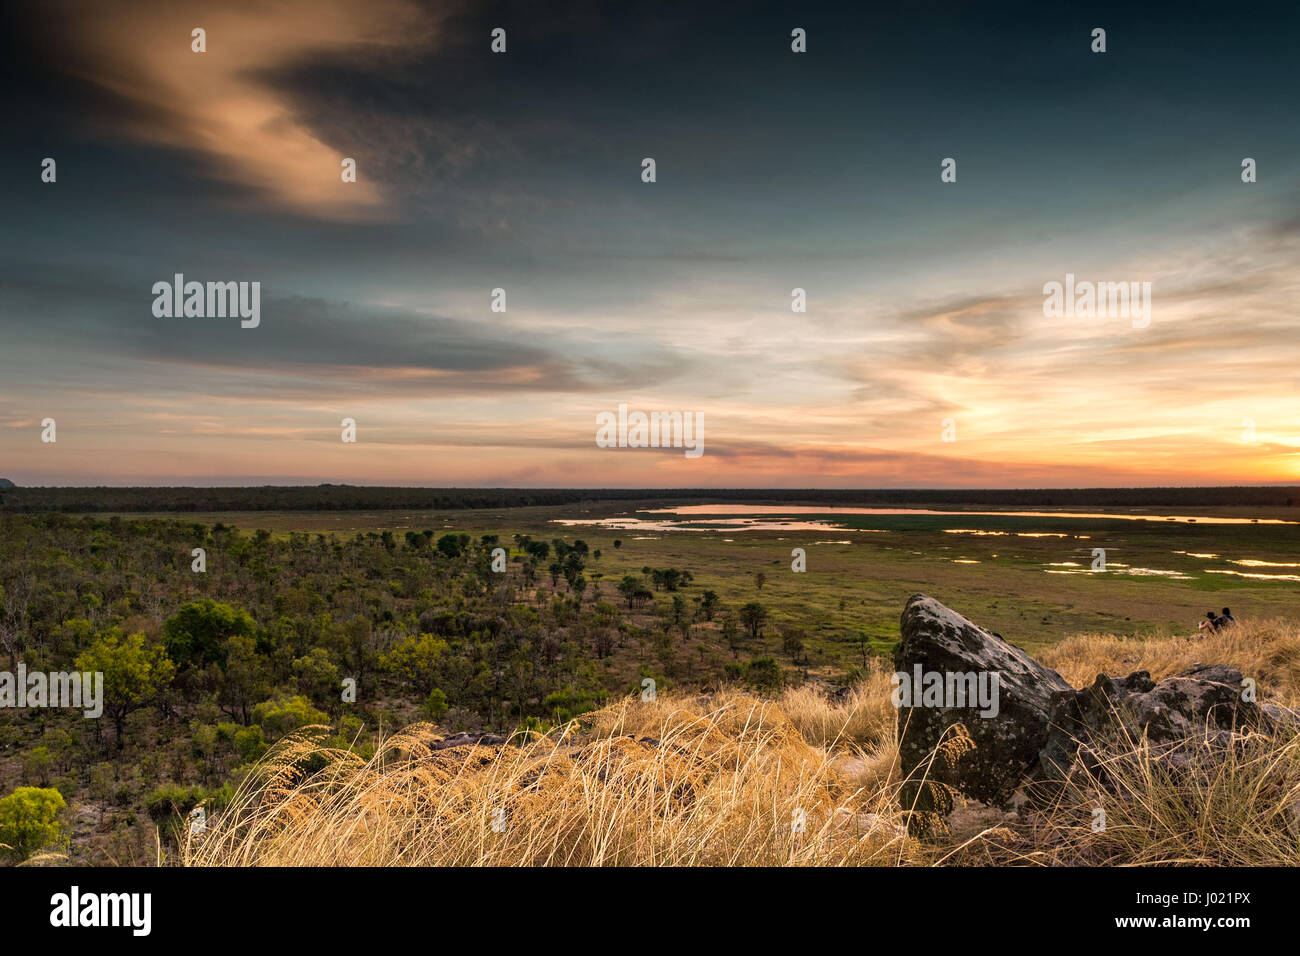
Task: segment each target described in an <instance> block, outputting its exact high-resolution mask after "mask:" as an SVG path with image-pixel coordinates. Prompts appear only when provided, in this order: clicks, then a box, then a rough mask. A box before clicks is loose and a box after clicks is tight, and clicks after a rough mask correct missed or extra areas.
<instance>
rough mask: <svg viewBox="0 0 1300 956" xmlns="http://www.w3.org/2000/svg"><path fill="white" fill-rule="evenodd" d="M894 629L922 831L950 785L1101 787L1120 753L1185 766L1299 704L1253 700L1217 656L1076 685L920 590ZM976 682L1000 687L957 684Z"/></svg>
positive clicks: (1278, 720) (981, 793)
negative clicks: (1083, 782)
mask: <svg viewBox="0 0 1300 956" xmlns="http://www.w3.org/2000/svg"><path fill="white" fill-rule="evenodd" d="M901 630H902V641H901V643H900V644H899V645H898V648H897V650H896V651H895V652H894V669H895V671H896V672H898V673H897V675H896V678H895V681H896V687H902V686H903V685H906V686H905V687H904V688H903V690H899V689H896V690H895V695H896V697H895V703H896V704H898V705H899V707H898V732H899V755H900V758H901V762H902V770H903V771H904V773H905V774H907V779H906V782H905V783H904V785H903V788H902V794H901V796H902V801H903V807H904V809H906V810H915V811H917V813H916V814H914V816H913V818H912V820H913V823H914V824H916V825H917V826H919V827H920V829H921V831H922V832H925V831H926V830H928V829H929V828H930V827H931V826H933V825H934V823H933V821H934V819H935V818H936V816H942V815H943V814H945V813H947V812H948V811H949V810H950V809H951V808H952V806H953V793H954V792H956V793H961V794H963V795H965V796H967V797H971V798H974V799H976V800H980V801H982V802H984V803H987V804H991V805H994V806H1005V805H1006V804H1007V803H1008V802H1010V798H1011V797H1012V796H1013V795H1014V794H1015V793H1016V791H1017V790H1019V789H1021V788H1022V787H1023V788H1024V789H1025V792H1026V794H1027V795H1029V796H1033V795H1035V794H1038V793H1041V792H1043V791H1045V792H1046V793H1047V794H1050V793H1051V792H1053V791H1054V790H1055V789H1056V788H1057V787H1059V785H1060V784H1061V782H1062V781H1064V780H1065V779H1066V778H1068V777H1069V775H1070V774H1071V773H1073V772H1075V771H1076V770H1078V769H1080V768H1082V769H1086V770H1087V771H1088V772H1089V774H1090V776H1089V780H1095V781H1098V782H1100V783H1101V784H1102V785H1104V786H1108V785H1109V784H1108V781H1109V779H1110V775H1111V773H1110V771H1111V770H1112V769H1113V768H1114V767H1115V766H1116V764H1114V763H1113V759H1114V755H1115V754H1116V753H1117V752H1118V753H1119V755H1120V756H1121V759H1122V757H1123V754H1125V753H1131V754H1132V759H1133V760H1143V761H1145V760H1150V761H1152V762H1153V763H1154V764H1155V765H1157V766H1159V767H1161V768H1162V769H1163V770H1164V771H1167V772H1169V773H1180V772H1183V771H1186V770H1188V769H1189V768H1191V767H1193V766H1194V765H1196V764H1198V763H1203V762H1205V761H1211V762H1213V761H1216V760H1219V759H1222V757H1223V756H1224V755H1225V753H1227V752H1228V750H1229V749H1230V748H1233V747H1242V746H1245V745H1246V742H1247V740H1248V739H1249V738H1250V735H1251V734H1253V733H1256V732H1259V733H1264V734H1271V733H1274V732H1275V731H1277V730H1279V729H1281V728H1291V729H1295V728H1296V727H1300V713H1297V712H1296V711H1293V710H1289V709H1287V708H1283V707H1279V706H1277V705H1276V704H1258V703H1256V702H1255V701H1254V699H1253V696H1252V695H1250V694H1246V693H1244V692H1243V691H1244V690H1245V687H1246V681H1245V680H1244V679H1243V677H1242V674H1241V672H1240V671H1237V670H1235V669H1233V668H1231V667H1226V666H1223V665H1219V664H1215V665H1204V664H1196V665H1194V666H1193V667H1191V668H1189V669H1187V670H1185V671H1183V672H1181V673H1179V674H1175V675H1174V676H1172V677H1166V678H1165V679H1164V680H1162V681H1160V682H1159V683H1157V682H1155V681H1153V680H1152V679H1151V675H1150V674H1149V673H1148V672H1147V671H1136V672H1134V673H1132V674H1129V675H1128V676H1127V677H1119V678H1113V677H1108V676H1107V675H1105V674H1099V675H1098V676H1097V679H1096V680H1095V681H1094V682H1093V683H1092V685H1091V686H1089V687H1085V688H1083V689H1082V690H1075V689H1074V688H1073V687H1071V686H1070V685H1069V684H1067V683H1066V682H1065V680H1064V679H1062V677H1061V675H1060V674H1058V673H1056V671H1054V670H1052V669H1051V668H1048V667H1044V666H1043V665H1042V664H1039V663H1038V662H1037V661H1035V660H1034V659H1033V658H1032V657H1030V656H1029V655H1028V654H1026V653H1025V652H1024V651H1022V650H1020V649H1019V648H1016V647H1013V646H1012V645H1010V644H1008V643H1007V642H1006V641H1005V640H1003V639H1002V637H1001V635H998V634H994V633H992V632H990V631H987V630H985V629H984V628H982V627H978V626H976V625H975V624H972V623H971V622H970V621H968V620H967V619H966V618H964V617H962V616H961V615H960V614H958V613H957V612H956V611H952V610H950V609H949V608H946V607H944V606H943V605H942V604H940V603H939V602H938V601H935V600H934V599H933V598H929V597H926V596H925V595H924V594H917V595H913V596H912V598H911V599H910V600H909V601H908V602H907V607H906V608H905V609H904V610H903V618H902V622H901ZM994 677H996V681H994ZM980 681H983V682H984V683H983V685H980ZM977 686H979V687H981V689H982V690H984V691H989V690H994V689H995V692H993V693H983V694H981V695H980V699H978V700H976V699H973V695H972V694H971V693H969V692H968V693H967V694H966V695H965V696H963V695H962V694H959V693H954V690H955V689H959V688H963V687H965V688H968V689H969V690H973V689H974V688H976V687H977ZM923 687H924V688H927V689H926V690H925V691H924V692H923V690H922V688H923ZM903 691H906V692H903ZM1102 753H1106V754H1109V755H1111V757H1110V761H1109V762H1108V761H1107V760H1103V759H1102V758H1101V756H1099V755H1100V754H1102ZM1027 785H1028V786H1027Z"/></svg>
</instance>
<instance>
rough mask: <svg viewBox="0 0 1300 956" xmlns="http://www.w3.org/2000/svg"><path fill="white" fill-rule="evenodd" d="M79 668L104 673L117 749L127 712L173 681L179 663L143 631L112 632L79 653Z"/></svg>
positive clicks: (137, 707) (106, 703)
mask: <svg viewBox="0 0 1300 956" xmlns="http://www.w3.org/2000/svg"><path fill="white" fill-rule="evenodd" d="M77 670H79V671H82V672H83V673H84V672H86V671H89V672H91V673H96V672H98V673H102V674H103V675H104V713H106V714H108V716H109V717H111V718H112V719H113V728H114V730H116V732H117V738H116V739H117V749H118V750H121V749H122V743H123V741H122V726H123V723H124V722H125V721H126V718H127V715H128V714H130V713H133V712H134V711H137V710H139V709H140V708H141V707H144V706H145V705H146V704H148V703H150V702H151V701H152V700H153V699H154V698H155V697H157V696H158V694H159V693H160V692H161V691H162V690H164V689H165V688H166V687H167V685H169V684H170V683H171V681H172V677H173V676H174V675H175V673H176V665H175V664H173V663H172V661H171V658H169V657H168V656H167V651H166V649H164V648H163V647H161V646H160V645H158V644H150V643H149V642H148V641H147V640H146V639H145V636H144V635H143V634H132V635H131V636H130V637H127V638H123V637H121V636H120V635H119V634H117V633H116V632H110V633H108V634H105V635H103V636H102V637H100V638H98V639H97V640H96V641H95V643H93V644H91V645H90V647H88V648H86V649H85V650H84V651H82V652H81V653H80V654H78V655H77Z"/></svg>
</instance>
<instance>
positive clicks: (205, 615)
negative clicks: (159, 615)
mask: <svg viewBox="0 0 1300 956" xmlns="http://www.w3.org/2000/svg"><path fill="white" fill-rule="evenodd" d="M256 633H257V624H256V622H255V621H254V620H253V619H252V617H250V616H249V614H248V612H247V611H245V610H243V609H242V608H236V607H231V606H230V605H229V604H222V603H220V602H218V601H213V600H204V601H194V602H191V603H189V604H183V605H181V609H180V610H179V611H177V612H176V613H175V614H174V615H172V616H171V617H169V618H168V619H167V623H165V624H164V625H163V643H164V644H165V645H166V647H167V655H168V656H169V657H170V658H171V659H172V660H173V661H175V662H176V664H177V665H178V666H180V667H187V666H194V667H203V666H205V665H207V664H210V663H213V662H216V663H218V664H221V665H223V666H224V665H225V663H226V646H225V645H226V641H227V640H228V639H229V638H231V637H235V636H237V635H238V636H241V637H253V636H254V635H256Z"/></svg>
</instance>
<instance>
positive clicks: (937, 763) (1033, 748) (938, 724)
mask: <svg viewBox="0 0 1300 956" xmlns="http://www.w3.org/2000/svg"><path fill="white" fill-rule="evenodd" d="M901 631H902V641H901V643H900V644H899V645H898V647H897V649H896V650H895V651H894V670H895V671H896V672H899V673H901V674H903V675H906V678H907V679H908V680H909V681H911V680H913V678H914V676H915V675H916V674H917V673H918V671H917V668H918V667H919V668H920V673H921V674H932V673H937V674H940V675H943V679H944V681H945V684H946V683H947V682H948V680H949V677H950V675H952V676H954V677H955V676H956V675H971V674H974V675H976V676H979V675H984V676H985V677H986V678H991V677H992V676H993V675H996V681H997V684H996V688H997V696H996V702H997V706H996V712H995V713H989V711H990V710H992V708H981V707H980V706H978V705H977V706H970V704H971V701H969V700H967V701H965V703H966V704H967V706H948V704H959V703H961V701H959V700H958V699H956V698H952V697H950V698H948V699H946V700H945V701H944V703H942V704H940V705H937V706H936V705H934V703H933V702H930V703H926V702H924V701H922V700H913V701H912V702H911V706H906V705H905V706H900V707H899V709H898V737H899V755H900V758H901V761H902V770H903V772H904V773H905V774H907V777H908V782H907V783H906V784H905V785H904V787H903V793H902V799H903V806H904V808H906V809H913V808H915V809H917V810H920V811H936V812H939V813H945V812H947V810H948V809H949V808H950V806H951V799H950V795H949V796H947V797H946V796H945V791H944V788H945V787H951V788H953V789H955V790H957V791H959V792H960V793H962V794H965V795H966V796H968V797H973V798H974V799H976V800H981V801H983V802H985V803H988V804H992V805H994V806H1003V805H1005V804H1006V803H1007V802H1008V801H1009V800H1010V799H1011V797H1012V795H1013V794H1014V793H1015V791H1016V789H1017V788H1018V787H1019V786H1020V784H1021V782H1022V781H1023V780H1024V779H1025V778H1026V777H1027V776H1032V775H1035V774H1036V773H1037V771H1038V766H1039V754H1040V752H1041V751H1042V750H1043V748H1044V747H1045V746H1046V744H1047V737H1048V718H1049V716H1050V714H1051V712H1052V707H1053V704H1054V701H1055V698H1056V695H1058V694H1065V693H1069V692H1072V690H1073V689H1072V688H1071V687H1070V685H1069V684H1067V683H1066V682H1065V680H1064V679H1063V678H1062V677H1061V675H1060V674H1058V673H1056V671H1054V670H1052V669H1051V668H1049V667H1044V666H1043V665H1042V664H1039V663H1038V662H1037V661H1035V660H1034V659H1033V658H1032V657H1030V656H1029V655H1028V654H1026V653H1025V652H1024V651H1022V650H1020V648H1018V647H1014V646H1012V645H1011V644H1009V643H1007V642H1006V641H1005V640H1003V639H1002V638H1001V637H1000V636H998V635H997V634H994V633H992V632H991V631H987V630H985V629H984V628H982V627H978V626H976V625H975V624H972V623H971V622H970V621H968V620H967V619H966V618H964V617H962V616H961V615H960V614H958V613H957V612H956V611H953V610H950V609H949V608H947V607H944V606H943V605H942V604H940V603H939V602H938V601H936V600H934V599H933V598H930V597H927V596H925V595H924V594H916V595H913V596H912V598H911V599H910V600H909V601H908V602H907V606H906V607H905V608H904V609H903V617H902V621H901ZM897 679H898V678H896V680H897ZM932 755H937V756H935V757H933V758H932ZM923 781H924V782H923ZM935 784H937V785H938V786H935Z"/></svg>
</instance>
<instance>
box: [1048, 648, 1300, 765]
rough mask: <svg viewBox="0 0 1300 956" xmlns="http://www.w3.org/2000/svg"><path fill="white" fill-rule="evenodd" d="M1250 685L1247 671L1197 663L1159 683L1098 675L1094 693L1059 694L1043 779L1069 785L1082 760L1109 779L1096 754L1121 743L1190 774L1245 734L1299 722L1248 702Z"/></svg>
mask: <svg viewBox="0 0 1300 956" xmlns="http://www.w3.org/2000/svg"><path fill="white" fill-rule="evenodd" d="M1243 683H1244V682H1243V679H1242V675H1241V672H1240V671H1238V670H1235V669H1234V668H1231V667H1225V666H1224V665H1222V664H1214V665H1205V664H1196V665H1193V666H1192V667H1190V668H1188V669H1187V670H1185V671H1182V672H1181V673H1178V674H1175V675H1174V676H1173V677H1166V678H1165V679H1164V680H1162V681H1160V682H1159V683H1158V684H1157V683H1156V682H1155V681H1153V680H1152V679H1151V675H1150V674H1149V673H1147V672H1146V671H1136V672H1134V673H1132V674H1129V675H1128V676H1127V677H1124V678H1118V679H1116V678H1111V677H1107V676H1106V675H1105V674H1098V675H1097V679H1096V680H1095V681H1094V682H1093V683H1092V686H1090V687H1085V688H1084V689H1083V690H1071V691H1068V692H1062V693H1059V694H1057V695H1056V697H1055V699H1054V701H1053V707H1052V713H1051V718H1050V727H1049V732H1048V737H1047V742H1046V743H1045V744H1044V746H1043V751H1042V755H1041V760H1042V776H1043V777H1044V778H1046V779H1058V780H1059V779H1063V778H1064V777H1065V776H1067V775H1068V774H1069V772H1070V770H1071V769H1072V767H1073V766H1074V764H1075V761H1076V760H1079V761H1082V763H1083V764H1084V765H1085V766H1087V767H1088V768H1089V769H1090V770H1091V771H1092V772H1093V773H1094V774H1095V775H1096V776H1098V777H1099V778H1100V779H1103V780H1104V779H1105V777H1106V774H1105V772H1104V767H1103V766H1102V765H1101V762H1100V761H1099V760H1098V759H1097V758H1096V755H1095V748H1096V747H1097V746H1107V745H1108V746H1109V747H1110V748H1113V747H1114V746H1116V744H1119V745H1121V746H1125V747H1129V746H1131V747H1133V748H1137V747H1138V746H1145V747H1146V750H1147V753H1148V754H1149V755H1150V757H1151V758H1152V759H1154V760H1155V761H1156V762H1157V763H1158V764H1159V765H1161V766H1163V767H1165V768H1166V769H1170V770H1180V769H1185V768H1186V767H1187V766H1189V765H1190V764H1191V763H1192V762H1193V761H1195V760H1200V759H1214V758H1215V756H1216V755H1221V754H1222V753H1223V751H1224V749H1225V748H1227V747H1230V746H1232V745H1233V744H1235V743H1238V742H1240V741H1241V740H1242V738H1243V734H1244V733H1247V732H1250V731H1253V730H1262V731H1264V732H1269V731H1271V730H1272V729H1273V728H1274V727H1276V726H1277V725H1278V724H1280V723H1283V722H1285V721H1288V720H1292V719H1294V718H1293V716H1292V715H1291V714H1290V712H1289V711H1286V710H1285V709H1283V708H1278V707H1271V708H1270V709H1265V708H1264V707H1261V706H1260V705H1259V704H1257V703H1255V702H1254V701H1253V700H1243V694H1242V689H1243ZM1103 742H1104V743H1103Z"/></svg>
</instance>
